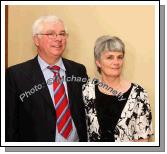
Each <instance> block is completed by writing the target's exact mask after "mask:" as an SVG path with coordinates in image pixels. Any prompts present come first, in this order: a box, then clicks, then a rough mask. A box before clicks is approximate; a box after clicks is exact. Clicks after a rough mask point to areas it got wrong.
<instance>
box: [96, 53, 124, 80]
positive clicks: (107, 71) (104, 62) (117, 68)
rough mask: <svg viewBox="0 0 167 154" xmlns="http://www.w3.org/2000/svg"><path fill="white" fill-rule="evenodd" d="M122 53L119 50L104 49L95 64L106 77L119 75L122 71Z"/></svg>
mask: <svg viewBox="0 0 167 154" xmlns="http://www.w3.org/2000/svg"><path fill="white" fill-rule="evenodd" d="M123 59H124V54H123V52H120V51H104V52H102V54H101V57H100V59H99V60H96V65H97V66H98V67H99V68H100V70H101V74H102V75H105V76H108V77H119V76H120V75H121V72H122V66H123Z"/></svg>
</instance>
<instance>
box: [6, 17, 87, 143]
mask: <svg viewBox="0 0 167 154" xmlns="http://www.w3.org/2000/svg"><path fill="white" fill-rule="evenodd" d="M32 30H33V32H32V33H33V40H34V43H35V46H36V47H37V52H38V55H37V56H36V57H35V58H34V59H31V60H29V61H27V62H24V63H21V64H18V65H15V66H12V67H10V68H8V69H7V70H6V83H5V84H6V85H5V86H6V92H5V93H6V100H5V140H6V142H15V141H21V142H66V141H70V142H75V141H87V132H86V123H85V112H84V104H83V100H82V85H83V82H86V80H87V74H86V69H85V67H84V66H83V65H81V64H78V63H76V62H74V61H71V60H67V59H65V58H62V54H63V52H64V50H65V47H66V42H67V37H68V33H67V30H66V28H65V26H64V23H63V21H62V20H61V19H59V18H58V17H56V16H42V17H40V18H39V19H37V20H36V21H35V22H34V24H33V28H32ZM67 79H68V80H67ZM78 79H80V80H78ZM85 79H86V80H85Z"/></svg>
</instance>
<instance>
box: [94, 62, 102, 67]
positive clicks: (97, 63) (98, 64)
mask: <svg viewBox="0 0 167 154" xmlns="http://www.w3.org/2000/svg"><path fill="white" fill-rule="evenodd" d="M95 62H96V65H97V67H99V68H101V64H100V61H99V60H96V61H95Z"/></svg>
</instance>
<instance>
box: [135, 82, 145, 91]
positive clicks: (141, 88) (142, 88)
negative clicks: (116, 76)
mask: <svg viewBox="0 0 167 154" xmlns="http://www.w3.org/2000/svg"><path fill="white" fill-rule="evenodd" d="M132 85H133V87H134V89H135V91H136V92H143V93H147V91H146V90H145V88H144V87H143V86H142V85H140V84H138V83H134V82H132Z"/></svg>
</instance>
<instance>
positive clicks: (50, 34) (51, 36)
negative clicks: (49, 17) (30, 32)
mask: <svg viewBox="0 0 167 154" xmlns="http://www.w3.org/2000/svg"><path fill="white" fill-rule="evenodd" d="M62 34H64V35H62ZM36 35H46V36H47V37H48V38H49V39H56V38H57V36H59V37H60V38H61V39H65V38H66V37H67V36H68V33H66V32H60V33H59V34H56V33H52V32H50V33H38V34H36Z"/></svg>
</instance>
